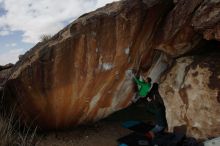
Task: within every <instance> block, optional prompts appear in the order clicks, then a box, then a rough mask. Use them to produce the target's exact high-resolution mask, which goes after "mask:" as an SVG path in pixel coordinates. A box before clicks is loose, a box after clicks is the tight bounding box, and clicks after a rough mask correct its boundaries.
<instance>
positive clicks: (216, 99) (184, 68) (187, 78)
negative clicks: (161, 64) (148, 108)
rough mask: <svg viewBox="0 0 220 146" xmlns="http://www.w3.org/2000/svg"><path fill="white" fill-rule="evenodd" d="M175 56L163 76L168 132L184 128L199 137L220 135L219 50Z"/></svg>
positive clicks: (162, 93) (188, 132) (161, 86)
mask: <svg viewBox="0 0 220 146" xmlns="http://www.w3.org/2000/svg"><path fill="white" fill-rule="evenodd" d="M218 50H219V49H217V51H215V52H213V53H210V52H211V49H210V50H209V49H208V50H207V52H206V53H203V54H200V55H196V56H195V55H194V56H188V57H182V58H178V59H176V61H175V63H174V65H173V67H172V68H171V69H170V70H169V71H168V72H167V74H166V75H165V76H163V77H162V80H163V81H162V83H161V85H160V94H161V96H162V97H163V99H164V104H165V107H166V117H167V122H168V127H169V128H168V129H169V131H173V130H174V129H175V127H184V128H185V129H186V132H187V135H188V136H193V137H195V138H198V139H205V138H209V137H216V136H219V135H220V53H219V51H218Z"/></svg>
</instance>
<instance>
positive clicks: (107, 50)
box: [7, 0, 171, 129]
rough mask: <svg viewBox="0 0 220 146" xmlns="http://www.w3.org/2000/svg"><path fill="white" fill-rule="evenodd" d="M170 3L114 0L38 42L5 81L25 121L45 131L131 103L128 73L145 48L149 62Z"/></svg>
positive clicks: (103, 115) (104, 113) (93, 117)
mask: <svg viewBox="0 0 220 146" xmlns="http://www.w3.org/2000/svg"><path fill="white" fill-rule="evenodd" d="M169 5H171V3H170V4H169V3H167V2H166V3H163V2H156V3H155V1H154V2H153V3H149V2H146V3H145V2H143V1H141V0H136V1H133V0H128V1H122V2H118V3H113V4H110V5H107V6H106V7H104V8H101V9H98V10H97V11H95V12H91V13H89V14H85V15H83V16H81V17H80V18H79V19H77V20H76V21H74V22H73V23H72V24H70V25H68V26H67V27H66V28H64V29H63V30H62V31H60V32H59V33H58V34H57V35H55V36H54V37H53V38H52V39H51V40H49V41H48V42H44V43H40V44H38V45H37V46H35V47H34V48H33V49H32V50H30V51H29V52H28V53H27V54H26V55H24V56H23V57H22V59H21V60H20V61H19V62H18V63H17V64H16V66H15V71H14V72H13V74H12V75H11V78H10V80H9V81H8V83H7V87H8V88H9V89H11V91H12V92H11V94H12V95H11V96H12V97H16V99H17V101H18V103H19V106H18V111H19V114H20V115H21V117H22V119H24V120H25V121H29V122H30V121H34V122H36V123H37V124H38V125H39V126H40V127H42V128H46V129H48V128H49V129H50V128H62V127H68V126H74V125H78V124H82V123H86V122H91V121H97V120H99V119H101V118H105V117H106V116H108V115H109V114H111V113H113V112H115V111H117V110H119V109H122V108H124V107H127V106H128V105H129V103H130V100H131V98H132V97H133V82H132V80H131V79H127V78H126V76H125V74H126V71H127V70H128V69H129V68H137V67H138V65H139V62H140V61H139V60H140V55H141V54H142V53H143V52H144V53H145V54H147V56H145V61H147V62H149V63H150V62H151V60H152V58H153V53H152V47H151V46H152V45H153V44H152V41H149V40H150V39H152V37H153V36H154V31H155V30H156V29H157V27H158V22H159V21H160V19H162V18H163V16H164V14H166V13H167V11H168V10H169ZM147 41H149V42H147ZM146 45H147V46H148V45H151V46H149V47H146Z"/></svg>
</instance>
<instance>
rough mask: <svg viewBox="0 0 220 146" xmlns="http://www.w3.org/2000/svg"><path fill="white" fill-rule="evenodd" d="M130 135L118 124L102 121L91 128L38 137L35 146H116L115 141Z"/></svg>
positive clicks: (80, 128)
mask: <svg viewBox="0 0 220 146" xmlns="http://www.w3.org/2000/svg"><path fill="white" fill-rule="evenodd" d="M128 133H130V130H127V129H124V128H122V127H121V124H120V123H119V122H109V121H102V122H98V123H96V124H94V125H93V126H81V127H78V128H76V129H73V130H69V131H63V132H52V133H47V134H44V135H41V136H40V137H38V138H37V139H36V140H37V143H36V146H117V139H118V138H120V137H122V136H124V135H126V134H128Z"/></svg>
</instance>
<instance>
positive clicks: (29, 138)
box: [0, 112, 37, 146]
mask: <svg viewBox="0 0 220 146" xmlns="http://www.w3.org/2000/svg"><path fill="white" fill-rule="evenodd" d="M20 125H21V124H20V121H19V120H15V116H14V112H11V114H10V115H8V116H5V114H3V113H1V115H0V146H33V145H34V138H35V135H36V130H37V128H35V129H34V130H31V128H30V127H29V128H27V127H23V126H20Z"/></svg>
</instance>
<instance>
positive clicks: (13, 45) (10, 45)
mask: <svg viewBox="0 0 220 146" xmlns="http://www.w3.org/2000/svg"><path fill="white" fill-rule="evenodd" d="M15 46H17V44H16V43H11V44H6V45H5V47H15Z"/></svg>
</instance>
